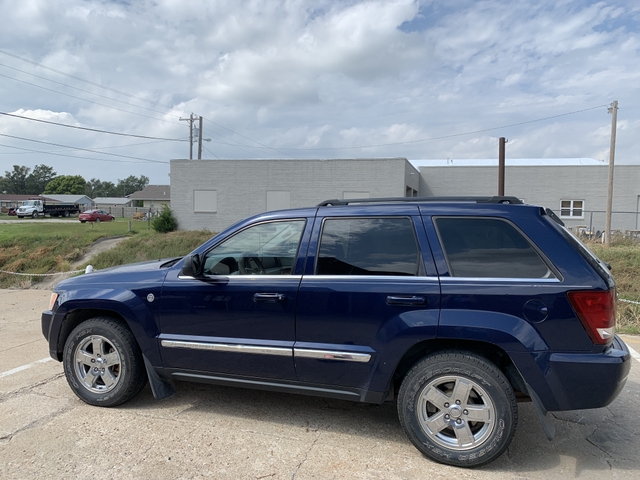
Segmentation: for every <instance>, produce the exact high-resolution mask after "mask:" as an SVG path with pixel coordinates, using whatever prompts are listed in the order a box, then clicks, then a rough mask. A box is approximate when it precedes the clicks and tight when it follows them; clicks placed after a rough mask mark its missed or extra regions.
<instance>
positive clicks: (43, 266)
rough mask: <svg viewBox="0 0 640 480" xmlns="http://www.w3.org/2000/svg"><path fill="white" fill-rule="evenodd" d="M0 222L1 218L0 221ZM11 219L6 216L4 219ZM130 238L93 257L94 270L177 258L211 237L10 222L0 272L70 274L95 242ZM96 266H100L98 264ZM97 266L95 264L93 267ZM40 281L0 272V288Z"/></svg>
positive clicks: (114, 225) (141, 225) (1, 240)
mask: <svg viewBox="0 0 640 480" xmlns="http://www.w3.org/2000/svg"><path fill="white" fill-rule="evenodd" d="M1 218H2V219H5V218H7V217H5V216H4V215H3V216H2V217H1ZM8 218H11V217H8ZM117 236H130V237H131V238H130V239H127V240H124V241H123V242H121V243H120V244H119V245H118V248H116V249H113V250H111V251H109V252H105V253H103V254H101V255H100V256H98V257H96V258H95V261H94V260H93V259H92V261H91V262H90V263H91V264H92V265H96V268H105V267H107V266H112V265H121V264H124V263H130V262H135V261H142V260H148V259H153V258H164V257H172V256H181V255H184V254H186V253H189V252H190V251H191V250H192V249H193V248H195V247H196V246H197V245H199V244H200V243H202V242H203V241H204V240H206V239H208V238H210V237H211V236H212V234H211V232H175V233H174V234H170V235H162V234H158V233H156V232H154V231H153V230H150V229H149V226H148V224H147V223H146V222H135V221H132V222H131V231H129V219H126V218H125V219H120V218H119V219H116V221H114V222H102V223H84V224H82V223H80V222H79V221H78V220H77V219H76V220H75V221H73V220H69V221H65V222H56V223H49V222H42V221H35V222H26V221H15V222H11V223H10V224H2V225H0V270H5V271H8V272H17V273H34V274H42V273H54V272H66V271H70V270H71V264H72V263H73V262H74V261H76V260H78V259H79V258H81V257H82V255H83V254H84V253H85V252H86V251H87V249H88V247H89V246H90V245H91V244H93V243H94V242H95V241H96V240H98V239H100V238H105V237H117ZM98 262H99V263H98ZM98 265H99V266H98ZM39 280H41V277H28V276H18V275H12V274H8V273H1V272H0V288H8V287H22V288H27V287H29V286H30V285H31V284H32V283H35V282H38V281H39Z"/></svg>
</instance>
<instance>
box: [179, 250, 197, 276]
mask: <svg viewBox="0 0 640 480" xmlns="http://www.w3.org/2000/svg"><path fill="white" fill-rule="evenodd" d="M181 273H182V275H184V276H185V277H194V278H199V277H202V261H201V260H200V255H198V254H197V253H194V254H193V255H189V256H188V257H185V259H184V265H183V266H182V272H181Z"/></svg>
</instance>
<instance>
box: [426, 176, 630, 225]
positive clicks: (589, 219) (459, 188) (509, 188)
mask: <svg viewBox="0 0 640 480" xmlns="http://www.w3.org/2000/svg"><path fill="white" fill-rule="evenodd" d="M608 178H609V167H608V165H605V164H603V165H575V166H573V165H572V166H548V165H547V166H507V167H506V168H505V195H508V196H515V197H518V198H521V199H523V200H524V201H525V202H526V203H529V204H534V205H541V206H544V207H548V208H551V209H552V210H553V211H554V212H556V213H557V214H560V211H561V208H560V207H561V202H562V200H583V201H584V218H582V219H578V218H575V219H573V218H562V220H563V221H564V222H565V224H566V225H567V226H569V227H575V226H579V225H586V226H587V227H591V228H592V229H593V230H594V231H596V230H600V231H602V230H604V226H605V213H604V212H605V210H606V206H607V187H608ZM497 192H498V168H497V167H496V166H493V167H489V166H482V167H469V166H454V165H449V166H444V167H422V168H420V195H421V196H431V195H434V196H449V195H482V196H493V195H497ZM639 195H640V166H638V165H618V166H616V167H615V174H614V191H613V207H612V209H613V212H614V214H613V215H612V223H611V228H612V229H614V230H637V229H638V226H639V225H640V223H638V214H637V212H638V207H639V205H638V198H639Z"/></svg>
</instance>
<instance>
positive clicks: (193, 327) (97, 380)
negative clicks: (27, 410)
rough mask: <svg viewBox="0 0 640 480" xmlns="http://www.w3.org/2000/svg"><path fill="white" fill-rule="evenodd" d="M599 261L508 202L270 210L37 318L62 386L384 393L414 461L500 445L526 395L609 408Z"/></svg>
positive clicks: (399, 202) (334, 204)
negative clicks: (188, 384)
mask: <svg viewBox="0 0 640 480" xmlns="http://www.w3.org/2000/svg"><path fill="white" fill-rule="evenodd" d="M615 298H616V296H615V285H614V281H613V278H612V276H611V274H610V272H609V270H608V268H607V266H606V265H605V264H604V263H602V262H601V261H600V260H599V259H598V258H597V257H596V256H595V255H593V254H592V253H591V252H590V251H589V250H588V249H587V248H586V247H585V246H584V245H583V244H582V243H580V241H579V240H578V239H577V238H576V237H574V236H573V235H572V234H571V233H570V232H569V231H568V230H567V229H566V228H565V227H564V226H563V224H562V222H561V221H560V220H559V219H558V217H557V216H556V215H555V214H554V213H553V212H552V211H550V210H548V209H544V208H541V207H536V206H531V205H524V204H522V202H521V201H519V200H518V199H516V198H512V197H493V198H458V199H438V198H426V199H415V198H407V199H371V200H370V199H367V200H352V201H340V200H331V201H327V202H323V203H322V204H320V205H319V206H317V207H315V208H305V209H296V210H282V211H277V212H268V213H264V214H261V215H258V216H255V217H252V218H250V219H247V220H244V221H242V222H239V223H238V224H236V225H235V226H232V227H230V228H229V229H227V230H226V231H224V232H222V233H220V234H219V235H216V236H215V237H213V238H212V239H211V240H209V241H208V242H206V243H205V244H203V245H202V246H200V247H198V248H197V249H196V250H194V251H193V252H192V253H190V254H189V255H187V256H186V257H184V258H174V259H169V260H158V261H152V262H145V263H141V264H134V265H126V266H122V267H117V268H110V269H106V270H103V271H98V272H94V273H90V274H86V275H82V276H79V277H75V278H72V279H68V280H65V281H63V282H61V283H59V284H58V286H57V287H56V288H55V290H54V293H53V294H52V297H51V305H50V309H49V310H47V311H45V312H43V314H42V331H43V333H44V336H45V337H46V338H47V339H48V342H49V351H50V355H51V356H52V357H53V358H54V359H56V360H58V361H61V362H63V365H64V371H65V375H66V378H67V381H68V383H69V386H70V387H71V389H72V390H73V392H74V393H75V394H76V395H77V396H78V397H79V398H81V399H82V400H83V401H85V402H86V403H88V404H91V405H99V406H105V407H111V406H115V405H119V404H121V403H123V402H126V401H128V400H130V399H131V398H133V397H134V396H135V395H136V394H137V393H138V392H140V390H141V389H142V388H143V386H144V385H145V384H146V382H147V381H149V382H150V384H151V389H152V391H153V394H154V396H155V397H156V398H163V397H166V396H169V395H171V394H172V393H173V391H174V386H173V380H183V381H193V382H207V383H214V384H219V385H229V386H239V387H247V388H257V389H265V390H276V391H284V392H292V393H299V394H306V395H319V396H324V397H331V398H338V399H345V400H353V401H359V402H369V403H382V402H385V401H391V400H394V399H396V401H397V409H398V416H399V419H400V423H401V425H402V428H403V429H404V431H405V432H406V434H407V436H408V438H409V439H410V440H411V442H412V443H413V444H414V445H415V446H416V447H417V448H418V450H420V451H421V452H422V453H423V454H424V455H426V456H427V457H429V458H431V459H433V460H436V461H438V462H442V463H445V464H449V465H455V466H462V467H474V466H479V465H483V464H486V463H488V462H490V461H492V460H494V459H495V458H497V457H498V456H500V455H501V454H502V453H503V452H504V451H505V450H506V449H507V447H508V446H509V444H510V442H511V440H512V438H513V435H514V433H515V429H516V424H517V422H518V405H517V402H518V401H530V402H532V403H533V405H534V407H535V409H536V410H537V411H538V413H539V417H540V418H541V420H542V424H543V427H544V430H545V432H546V434H547V436H548V437H549V439H551V438H553V435H554V426H553V423H552V421H551V419H550V417H549V416H548V415H547V412H551V411H561V410H575V409H588V408H599V407H604V406H606V405H608V404H609V403H611V402H612V401H613V400H614V399H615V398H616V396H617V395H618V394H619V392H620V391H621V389H622V388H623V386H624V384H625V381H626V378H627V375H628V373H629V369H630V362H631V357H630V354H629V350H628V348H627V347H626V345H625V344H624V342H623V341H622V340H621V339H620V338H619V337H617V336H616V335H615Z"/></svg>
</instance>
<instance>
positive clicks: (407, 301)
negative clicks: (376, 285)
mask: <svg viewBox="0 0 640 480" xmlns="http://www.w3.org/2000/svg"><path fill="white" fill-rule="evenodd" d="M426 304H427V299H426V298H424V297H421V296H418V295H406V296H405V295H389V296H388V297H387V305H426Z"/></svg>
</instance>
